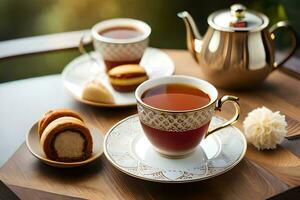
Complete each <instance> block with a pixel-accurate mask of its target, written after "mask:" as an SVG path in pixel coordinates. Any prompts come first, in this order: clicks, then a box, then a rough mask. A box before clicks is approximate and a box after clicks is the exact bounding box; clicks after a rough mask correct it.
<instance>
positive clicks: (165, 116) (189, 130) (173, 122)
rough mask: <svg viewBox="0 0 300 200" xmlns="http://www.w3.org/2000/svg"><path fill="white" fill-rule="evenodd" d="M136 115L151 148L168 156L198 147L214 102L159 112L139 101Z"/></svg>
mask: <svg viewBox="0 0 300 200" xmlns="http://www.w3.org/2000/svg"><path fill="white" fill-rule="evenodd" d="M138 114H139V118H140V122H141V125H142V128H143V130H144V133H145V135H146V137H147V138H148V140H149V141H150V142H151V144H152V145H153V146H154V148H155V149H156V150H157V151H158V152H160V153H161V154H164V155H168V156H182V155H185V154H188V153H190V152H192V151H194V149H195V148H196V147H197V145H198V144H199V143H200V142H201V140H202V139H203V138H204V136H205V134H206V132H207V130H208V126H209V123H210V121H211V118H212V116H213V114H214V104H212V105H210V106H208V107H206V108H203V109H200V110H197V111H187V112H178V113H176V112H167V111H158V110H154V109H151V108H146V107H145V106H143V105H141V104H139V103H138Z"/></svg>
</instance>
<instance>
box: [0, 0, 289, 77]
mask: <svg viewBox="0 0 300 200" xmlns="http://www.w3.org/2000/svg"><path fill="white" fill-rule="evenodd" d="M291 1H292V0H291ZM292 2H293V1H292ZM234 3H243V4H244V5H246V6H247V7H248V8H249V9H254V10H257V11H260V12H263V13H265V14H266V15H267V16H269V17H270V24H273V23H275V22H276V21H278V20H281V19H286V18H287V16H286V10H285V7H286V6H285V5H283V2H280V1H276V0H252V1H232V0H226V1H225V0H223V1H220V0H219V1H199V0H198V1H196V0H185V1H183V0H181V1H180V0H151V1H150V0H1V1H0V27H1V31H0V41H4V40H10V39H15V38H21V37H29V36H35V35H43V34H52V33H58V32H66V31H75V30H82V29H89V28H91V27H92V26H93V25H94V24H95V23H97V22H99V21H101V20H105V19H109V18H115V17H130V18H136V19H140V20H143V21H145V22H147V23H148V24H149V25H150V26H151V27H152V35H151V39H150V45H151V46H153V47H159V48H181V49H184V48H186V46H185V29H184V25H183V22H182V21H181V20H180V19H179V18H178V17H177V16H176V14H177V12H179V11H182V10H187V11H189V12H190V13H191V14H192V15H193V17H194V18H195V20H196V22H197V25H198V27H199V29H200V32H201V33H202V34H203V33H205V31H206V29H207V23H206V19H207V17H208V15H209V14H211V13H212V12H213V11H216V10H218V9H224V8H229V7H230V5H232V4H234ZM292 7H293V6H292ZM41 45H42V44H41ZM78 55H79V52H78V51H77V50H72V51H59V52H53V53H47V54H40V55H32V56H26V57H18V58H13V59H7V60H2V61H1V60H0V82H5V81H10V80H16V79H23V78H27V77H34V76H40V75H46V74H55V73H60V72H61V71H62V69H63V68H64V66H65V65H66V64H67V63H68V62H70V61H71V60H72V59H74V58H75V57H76V56H78Z"/></svg>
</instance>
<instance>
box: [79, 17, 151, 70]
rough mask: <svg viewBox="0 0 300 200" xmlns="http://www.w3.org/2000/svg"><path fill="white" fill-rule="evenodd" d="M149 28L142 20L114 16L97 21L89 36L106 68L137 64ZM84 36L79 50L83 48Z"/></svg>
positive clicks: (143, 49)
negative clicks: (113, 17)
mask: <svg viewBox="0 0 300 200" xmlns="http://www.w3.org/2000/svg"><path fill="white" fill-rule="evenodd" d="M150 34H151V28H150V26H149V25H148V24H146V23H145V22H143V21H140V20H136V19H130V18H115V19H109V20H105V21H102V22H99V23H97V24H96V25H94V26H93V27H92V29H91V32H90V34H89V36H91V38H92V41H93V46H94V49H95V51H96V52H98V53H99V54H101V56H102V57H103V60H104V63H105V65H106V70H107V71H108V70H110V69H112V68H114V67H116V66H119V65H124V64H139V63H140V61H141V58H142V56H143V54H144V52H145V50H146V48H147V46H148V42H149V36H150ZM84 38H85V36H84V37H82V38H81V40H80V45H79V50H80V51H81V52H82V53H87V51H86V50H85V48H84V43H83V41H84Z"/></svg>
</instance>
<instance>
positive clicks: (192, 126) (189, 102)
mask: <svg viewBox="0 0 300 200" xmlns="http://www.w3.org/2000/svg"><path fill="white" fill-rule="evenodd" d="M135 96H136V99H137V105H138V115H139V119H140V122H141V125H142V128H143V130H144V133H145V136H146V137H147V138H148V140H149V141H150V143H151V144H152V146H153V147H154V149H155V150H156V151H158V152H159V153H161V154H163V155H166V156H170V157H177V156H183V155H186V154H189V153H191V152H193V151H194V150H195V149H196V147H197V146H198V144H199V143H200V142H201V140H202V139H203V138H205V137H206V136H207V135H209V134H211V133H213V132H215V131H217V130H220V129H222V128H224V127H227V126H229V125H231V124H233V123H234V122H235V121H237V119H238V117H239V105H238V103H237V101H238V98H237V97H234V96H224V97H222V98H221V99H218V92H217V90H216V88H215V87H214V86H213V85H211V84H210V83H208V82H206V81H204V80H201V79H197V78H193V77H189V76H171V77H162V78H156V79H150V80H148V81H145V82H144V83H142V84H141V85H139V87H138V88H137V89H136V91H135ZM225 102H232V103H233V104H234V105H235V108H236V113H235V115H234V116H233V118H232V119H230V120H229V121H227V122H225V123H224V124H222V125H221V126H219V127H215V128H214V129H212V130H208V127H209V123H210V121H211V119H212V116H213V115H214V112H215V110H220V109H221V106H222V104H223V103H225Z"/></svg>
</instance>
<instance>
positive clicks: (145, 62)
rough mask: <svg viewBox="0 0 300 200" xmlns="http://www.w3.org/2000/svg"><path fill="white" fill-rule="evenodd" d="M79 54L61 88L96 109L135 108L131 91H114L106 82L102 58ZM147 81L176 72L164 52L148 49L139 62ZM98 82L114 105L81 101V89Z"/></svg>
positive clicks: (65, 76) (69, 67)
mask: <svg viewBox="0 0 300 200" xmlns="http://www.w3.org/2000/svg"><path fill="white" fill-rule="evenodd" d="M90 55H91V56H92V57H93V58H95V60H96V61H95V60H92V59H91V58H90V57H89V55H82V56H79V57H77V58H75V59H74V60H73V61H71V62H70V63H69V64H68V65H67V66H66V67H65V69H64V70H63V72H62V81H63V85H64V87H65V88H66V89H67V91H68V92H69V93H70V94H71V96H72V97H74V98H75V99H76V100H78V101H80V102H83V103H86V104H90V105H95V106H102V107H124V106H132V105H136V100H135V96H134V92H128V93H121V92H117V91H115V90H114V89H113V88H112V86H111V85H110V83H109V80H108V76H107V73H106V72H105V65H104V62H103V59H102V58H101V56H100V55H99V54H97V53H95V52H92V53H90ZM141 66H143V67H144V68H145V70H146V72H147V74H148V76H149V78H150V79H151V78H157V77H162V76H171V75H172V74H173V73H174V71H175V66H174V63H173V61H172V59H171V58H170V57H169V56H168V55H167V54H166V53H164V52H163V51H161V50H159V49H156V48H150V47H149V48H147V50H146V51H145V53H144V56H143V58H142V60H141ZM93 79H97V80H100V81H101V82H102V84H103V85H105V86H106V88H107V89H108V90H109V91H110V93H111V94H112V96H113V97H114V100H115V103H114V104H105V103H97V102H93V101H88V100H85V99H83V98H82V91H83V86H84V84H85V83H86V82H87V81H91V80H93Z"/></svg>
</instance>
